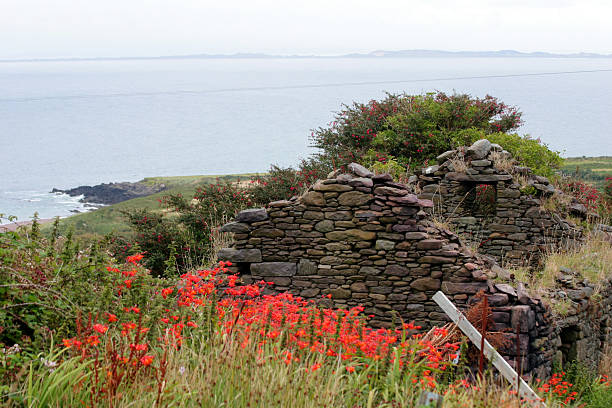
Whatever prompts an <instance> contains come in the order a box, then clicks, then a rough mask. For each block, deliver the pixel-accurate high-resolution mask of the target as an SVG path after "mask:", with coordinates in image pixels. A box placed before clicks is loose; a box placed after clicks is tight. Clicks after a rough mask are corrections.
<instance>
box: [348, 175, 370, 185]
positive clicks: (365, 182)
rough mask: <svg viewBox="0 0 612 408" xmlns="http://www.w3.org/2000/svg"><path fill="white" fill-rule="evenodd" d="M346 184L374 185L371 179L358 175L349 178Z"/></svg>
mask: <svg viewBox="0 0 612 408" xmlns="http://www.w3.org/2000/svg"><path fill="white" fill-rule="evenodd" d="M348 184H349V186H353V187H372V186H373V185H374V182H373V181H372V179H369V178H365V177H358V178H354V179H352V180H350V181H349V182H348Z"/></svg>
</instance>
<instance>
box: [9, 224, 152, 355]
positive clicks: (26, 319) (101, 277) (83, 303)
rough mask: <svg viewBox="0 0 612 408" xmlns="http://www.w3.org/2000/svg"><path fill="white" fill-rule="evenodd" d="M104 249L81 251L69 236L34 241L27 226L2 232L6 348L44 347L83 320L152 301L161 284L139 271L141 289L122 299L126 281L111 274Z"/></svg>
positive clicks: (97, 246)
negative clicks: (120, 292) (120, 288)
mask: <svg viewBox="0 0 612 408" xmlns="http://www.w3.org/2000/svg"><path fill="white" fill-rule="evenodd" d="M100 245H101V246H105V245H106V243H105V242H100V243H93V244H90V245H88V246H87V247H84V248H79V246H80V245H79V244H78V242H75V241H74V240H73V239H71V238H70V237H69V236H54V237H53V238H52V239H46V238H42V237H38V238H37V239H33V238H32V235H31V233H28V232H27V231H26V230H25V229H24V228H22V229H19V230H17V231H14V232H6V233H3V234H0V264H1V265H2V266H1V267H0V348H2V347H4V345H7V346H11V345H13V344H19V345H20V346H21V348H24V349H28V348H34V349H40V348H41V347H44V346H45V345H48V344H49V342H50V341H51V339H52V338H58V337H60V338H61V337H62V336H66V335H67V334H69V333H71V332H73V331H74V330H75V328H76V327H75V321H76V319H77V317H78V316H83V317H86V316H89V315H90V314H96V313H99V312H100V311H104V310H109V308H110V307H111V305H113V307H115V308H117V307H120V306H121V305H125V306H132V305H134V304H141V303H143V302H145V303H146V301H147V300H148V298H149V296H150V294H151V293H152V292H153V291H154V290H155V285H156V283H155V282H153V281H152V280H151V277H150V276H148V274H147V273H146V272H145V271H144V270H139V271H138V273H139V274H143V278H142V279H140V280H139V282H140V283H139V286H138V287H134V288H133V290H132V291H130V295H129V296H122V297H118V295H117V291H116V287H117V285H118V284H120V283H121V282H122V277H121V276H116V275H115V274H111V273H109V271H108V270H107V266H108V265H111V264H112V258H111V257H110V256H109V255H108V254H107V253H106V252H105V251H103V250H101V249H100ZM126 279H127V278H126Z"/></svg>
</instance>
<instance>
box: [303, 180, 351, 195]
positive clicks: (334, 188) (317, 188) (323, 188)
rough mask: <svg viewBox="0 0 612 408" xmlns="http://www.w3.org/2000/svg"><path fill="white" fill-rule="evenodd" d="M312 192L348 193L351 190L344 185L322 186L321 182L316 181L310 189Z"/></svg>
mask: <svg viewBox="0 0 612 408" xmlns="http://www.w3.org/2000/svg"><path fill="white" fill-rule="evenodd" d="M312 188H313V189H314V191H324V192H328V191H335V192H343V191H350V190H352V189H353V188H352V187H351V186H347V185H346V184H335V183H334V184H324V183H323V182H322V181H321V180H319V181H317V182H316V183H315V184H314V186H313V187H312Z"/></svg>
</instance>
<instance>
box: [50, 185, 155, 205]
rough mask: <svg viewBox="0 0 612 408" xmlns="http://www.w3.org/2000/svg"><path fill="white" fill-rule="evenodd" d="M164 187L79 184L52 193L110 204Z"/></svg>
mask: <svg viewBox="0 0 612 408" xmlns="http://www.w3.org/2000/svg"><path fill="white" fill-rule="evenodd" d="M165 189H166V185H165V184H155V185H151V184H145V183H141V182H136V183H127V182H125V183H108V184H104V183H103V184H98V185H96V186H80V187H75V188H71V189H68V190H60V189H57V188H54V189H53V190H51V192H52V193H63V194H68V195H69V196H71V197H78V196H80V195H82V196H83V198H82V199H81V200H79V201H80V202H82V203H91V204H103V205H111V204H117V203H120V202H122V201H127V200H131V199H132V198H138V197H145V196H148V195H151V194H155V193H159V192H160V191H163V190H165Z"/></svg>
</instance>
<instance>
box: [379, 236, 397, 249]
mask: <svg viewBox="0 0 612 408" xmlns="http://www.w3.org/2000/svg"><path fill="white" fill-rule="evenodd" d="M394 247H395V242H393V241H387V240H385V239H378V240H376V249H382V250H384V251H391V250H392V249H393V248H394Z"/></svg>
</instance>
